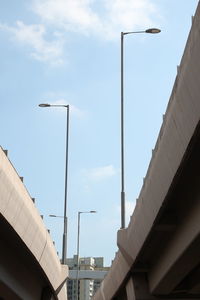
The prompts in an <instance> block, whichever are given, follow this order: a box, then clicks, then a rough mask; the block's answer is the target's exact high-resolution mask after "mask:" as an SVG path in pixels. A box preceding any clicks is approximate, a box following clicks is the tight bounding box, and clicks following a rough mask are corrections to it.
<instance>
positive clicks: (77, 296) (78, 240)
mask: <svg viewBox="0 0 200 300" xmlns="http://www.w3.org/2000/svg"><path fill="white" fill-rule="evenodd" d="M95 213H96V210H90V211H79V212H78V234H77V263H76V267H77V270H76V300H78V299H79V293H78V281H79V280H78V277H79V245H80V218H81V214H95Z"/></svg>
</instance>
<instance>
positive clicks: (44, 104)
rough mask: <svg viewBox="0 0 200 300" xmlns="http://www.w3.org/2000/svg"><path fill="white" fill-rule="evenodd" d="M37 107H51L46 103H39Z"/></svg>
mask: <svg viewBox="0 0 200 300" xmlns="http://www.w3.org/2000/svg"><path fill="white" fill-rule="evenodd" d="M38 106H39V107H49V106H51V105H50V104H48V103H41V104H39V105H38Z"/></svg>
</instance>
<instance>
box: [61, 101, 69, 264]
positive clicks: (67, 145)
mask: <svg viewBox="0 0 200 300" xmlns="http://www.w3.org/2000/svg"><path fill="white" fill-rule="evenodd" d="M65 107H66V108H67V123H66V153H65V155H66V163H65V195H64V229H63V245H62V264H63V265H66V258H67V183H68V148H69V105H67V106H65Z"/></svg>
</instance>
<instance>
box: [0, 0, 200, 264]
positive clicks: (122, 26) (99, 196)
mask: <svg viewBox="0 0 200 300" xmlns="http://www.w3.org/2000/svg"><path fill="white" fill-rule="evenodd" d="M197 4H198V1H197V0H189V1H183V0H176V1H174V0H162V1H158V0H157V1H156V0H115V1H113V0H82V1H81V0H30V1H25V0H18V1H16V0H12V1H11V0H2V1H1V4H0V46H1V60H0V70H1V72H0V81H1V84H0V95H1V98H0V99H1V100H0V101H1V110H0V112H1V117H0V136H1V139H0V144H1V146H2V147H3V148H4V149H8V151H9V158H10V159H11V161H12V163H13V164H14V166H15V168H16V169H17V171H18V173H19V175H20V176H23V177H24V183H25V185H26V187H27V189H28V191H29V193H30V195H31V196H32V197H34V198H36V206H37V208H38V209H39V211H40V213H41V214H42V215H44V222H45V224H46V226H47V227H48V228H49V229H50V230H51V235H52V238H53V240H55V242H56V248H57V249H58V251H59V253H60V254H61V244H62V232H63V221H62V219H61V218H57V219H56V218H50V217H49V216H48V215H49V214H56V215H63V201H64V168H65V157H64V151H65V129H66V111H65V110H63V109H58V108H43V109H42V108H39V107H38V104H39V103H42V102H48V103H52V104H70V140H69V182H68V224H69V225H68V233H69V234H68V256H69V257H71V256H72V255H73V254H75V253H76V238H77V212H78V211H82V210H84V211H85V210H86V211H87V210H97V211H98V213H97V214H90V215H89V214H88V215H86V214H85V215H82V216H81V218H82V219H81V241H80V255H81V256H104V257H105V263H106V264H107V265H109V264H110V262H111V260H112V259H113V257H114V254H115V251H116V250H117V246H116V236H117V230H118V229H119V228H120V32H121V31H135V30H144V29H147V28H150V27H158V28H160V29H161V30H162V32H161V33H160V34H159V35H147V34H137V35H129V36H126V37H125V132H126V134H125V148H126V149H125V188H126V200H127V224H128V220H129V218H130V215H131V214H132V211H133V208H134V204H135V200H136V198H137V197H138V194H139V192H140V189H141V186H142V182H143V177H145V174H146V171H147V167H148V164H149V161H150V158H151V152H152V149H153V148H154V145H155V142H156V138H157V136H158V133H159V129H160V126H161V123H162V115H163V114H164V113H165V109H166V105H167V103H168V100H169V96H170V93H171V90H172V87H173V83H174V79H175V76H176V72H177V65H179V63H180V59H181V57H182V54H183V50H184V47H185V42H186V40H187V37H188V33H189V30H190V27H191V16H192V15H194V13H195V9H196V7H197Z"/></svg>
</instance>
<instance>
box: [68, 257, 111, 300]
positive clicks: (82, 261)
mask: <svg viewBox="0 0 200 300" xmlns="http://www.w3.org/2000/svg"><path fill="white" fill-rule="evenodd" d="M67 265H68V267H69V270H71V272H73V271H75V273H76V270H77V255H74V257H73V258H68V259H67ZM108 270H109V268H108V267H104V259H103V257H84V258H79V274H80V273H81V274H82V275H83V277H84V274H88V273H87V272H88V271H94V274H95V273H97V271H102V273H103V274H105V273H106V271H108ZM84 271H85V272H84ZM69 272H70V271H69ZM100 273H101V272H100ZM87 276H88V275H86V276H85V277H86V278H87ZM94 277H95V276H94ZM86 278H84V279H83V278H82V279H80V280H79V281H78V300H90V299H91V298H92V296H93V295H94V293H95V292H96V290H97V289H98V288H99V286H100V284H101V281H102V280H103V277H102V278H94V279H89V278H88V279H86ZM76 284H77V280H76V279H75V278H73V279H69V280H68V282H67V294H68V300H77V286H76Z"/></svg>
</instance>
